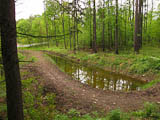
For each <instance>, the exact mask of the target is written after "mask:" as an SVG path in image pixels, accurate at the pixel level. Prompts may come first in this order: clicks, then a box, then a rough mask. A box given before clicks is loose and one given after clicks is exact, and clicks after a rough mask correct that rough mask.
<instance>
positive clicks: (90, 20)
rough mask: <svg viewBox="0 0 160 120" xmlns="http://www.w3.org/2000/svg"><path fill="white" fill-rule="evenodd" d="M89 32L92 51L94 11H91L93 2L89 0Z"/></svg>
mask: <svg viewBox="0 0 160 120" xmlns="http://www.w3.org/2000/svg"><path fill="white" fill-rule="evenodd" d="M89 12H90V16H89V30H90V48H91V49H92V48H93V47H92V9H91V1H90V0H89Z"/></svg>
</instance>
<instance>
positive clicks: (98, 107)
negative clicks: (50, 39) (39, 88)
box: [22, 50, 160, 114]
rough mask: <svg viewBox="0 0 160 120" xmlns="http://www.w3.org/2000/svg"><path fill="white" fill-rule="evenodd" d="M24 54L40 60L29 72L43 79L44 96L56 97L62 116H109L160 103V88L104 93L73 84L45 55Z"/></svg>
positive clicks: (33, 64)
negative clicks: (73, 111) (116, 111)
mask: <svg viewBox="0 0 160 120" xmlns="http://www.w3.org/2000/svg"><path fill="white" fill-rule="evenodd" d="M22 52H23V54H25V55H26V56H28V57H31V56H34V57H36V58H37V61H36V62H34V63H30V64H28V65H27V66H26V68H27V69H30V70H31V71H33V74H34V75H35V76H39V77H40V80H41V82H42V83H43V86H44V90H45V92H53V93H55V94H56V103H55V104H56V109H57V110H59V111H61V112H64V113H65V112H67V111H69V110H70V109H76V110H77V111H79V112H80V113H81V114H86V113H91V112H93V111H98V112H109V111H111V110H114V109H118V108H120V109H121V110H122V111H125V112H129V111H136V110H138V109H142V108H143V105H144V103H145V102H156V103H159V102H160V94H159V93H160V84H157V85H156V86H154V87H152V88H150V89H147V90H145V91H132V92H120V91H117V92H113V91H108V90H105V91H104V90H100V89H96V88H92V87H90V86H88V85H85V84H82V83H80V82H78V81H76V80H73V79H72V78H71V77H70V76H68V75H66V74H65V73H63V72H62V71H60V70H59V69H58V68H57V66H56V65H54V64H52V63H51V61H49V60H48V59H47V58H46V57H44V53H43V52H42V51H31V50H26V51H22Z"/></svg>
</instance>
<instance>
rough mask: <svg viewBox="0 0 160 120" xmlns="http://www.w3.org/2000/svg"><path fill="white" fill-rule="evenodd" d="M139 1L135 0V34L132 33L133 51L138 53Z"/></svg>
mask: <svg viewBox="0 0 160 120" xmlns="http://www.w3.org/2000/svg"><path fill="white" fill-rule="evenodd" d="M138 5H139V2H138V0H136V12H135V32H134V33H135V34H134V52H135V53H137V54H138V53H139V45H138V44H139V40H138V39H139V37H138V34H139V33H138V31H139V30H138V29H139V13H138V12H139V9H138V8H139V6H138Z"/></svg>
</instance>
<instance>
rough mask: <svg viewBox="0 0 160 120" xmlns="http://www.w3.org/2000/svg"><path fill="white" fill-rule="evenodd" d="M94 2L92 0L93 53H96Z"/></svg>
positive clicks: (94, 0)
mask: <svg viewBox="0 0 160 120" xmlns="http://www.w3.org/2000/svg"><path fill="white" fill-rule="evenodd" d="M96 39H97V34H96V0H93V51H94V52H95V53H96V52H97V49H96Z"/></svg>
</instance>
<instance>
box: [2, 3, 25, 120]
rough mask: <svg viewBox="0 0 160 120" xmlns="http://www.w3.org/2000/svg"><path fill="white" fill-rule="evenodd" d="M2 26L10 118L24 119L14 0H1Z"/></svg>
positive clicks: (10, 119)
mask: <svg viewBox="0 0 160 120" xmlns="http://www.w3.org/2000/svg"><path fill="white" fill-rule="evenodd" d="M2 16H3V17H2ZM0 28H1V48H2V59H3V66H4V71H5V80H6V89H7V114H8V120H23V119H24V116H23V102H22V90H21V77H20V70H19V61H18V55H17V40H16V21H15V1H14V0H1V1H0Z"/></svg>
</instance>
